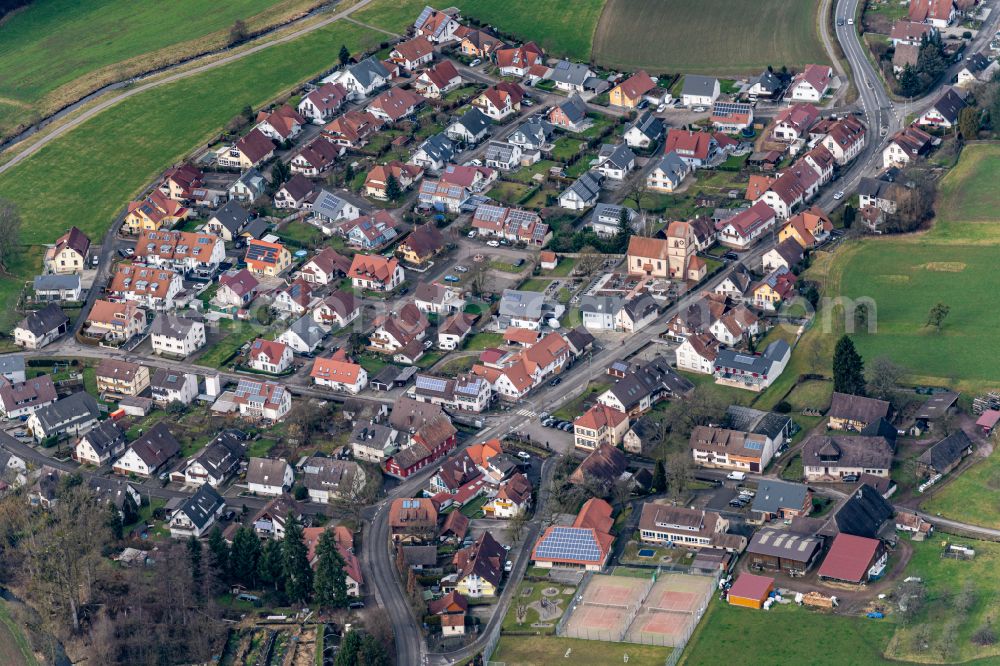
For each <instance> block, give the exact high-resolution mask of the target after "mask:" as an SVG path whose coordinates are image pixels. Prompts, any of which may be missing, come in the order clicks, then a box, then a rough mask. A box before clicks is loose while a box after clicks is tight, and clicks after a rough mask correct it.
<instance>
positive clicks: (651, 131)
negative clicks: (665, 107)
mask: <svg viewBox="0 0 1000 666" xmlns="http://www.w3.org/2000/svg"><path fill="white" fill-rule="evenodd" d="M633 127H634V128H636V129H637V130H639V131H640V132H642V133H643V134H645V135H646V136H647V137H649V138H650V139H655V138H657V137H659V136H660V135H661V134H663V121H662V120H660V119H659V118H657V117H656V116H654V115H653V114H652V113H650V112H649V111H643V112H642V115H641V116H639V117H638V118H636V119H635V122H634V123H632V124H631V125H629V127H628V128H627V129H626V130H625V131H626V132H627V131H628V130H630V129H632V128H633Z"/></svg>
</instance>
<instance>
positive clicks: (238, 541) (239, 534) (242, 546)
mask: <svg viewBox="0 0 1000 666" xmlns="http://www.w3.org/2000/svg"><path fill="white" fill-rule="evenodd" d="M260 550H261V547H260V539H258V538H257V535H255V534H254V533H253V530H252V529H250V528H249V527H240V528H239V529H238V530H236V534H235V535H233V547H232V548H231V549H230V551H229V571H230V574H231V575H232V577H233V580H234V581H236V582H238V583H240V584H242V585H245V586H246V587H250V588H255V587H257V568H258V563H259V561H260Z"/></svg>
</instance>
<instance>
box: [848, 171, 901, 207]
mask: <svg viewBox="0 0 1000 666" xmlns="http://www.w3.org/2000/svg"><path fill="white" fill-rule="evenodd" d="M900 190H901V186H899V185H898V184H896V183H892V182H889V181H887V180H882V179H876V178H862V179H861V180H859V181H858V189H857V193H858V208H859V209H861V210H865V209H867V208H878V209H879V210H881V211H883V212H884V213H887V214H889V215H892V214H893V213H895V212H896V204H897V202H898V201H899V199H900Z"/></svg>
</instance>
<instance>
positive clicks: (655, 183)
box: [646, 151, 691, 192]
mask: <svg viewBox="0 0 1000 666" xmlns="http://www.w3.org/2000/svg"><path fill="white" fill-rule="evenodd" d="M689 173H691V166H690V164H689V162H687V161H685V160H684V159H682V158H681V157H680V156H679V155H678V154H677V152H676V151H671V152H669V153H667V154H666V155H664V156H663V157H661V158H660V161H659V162H657V164H656V166H655V167H653V170H652V171H650V172H649V173H648V174H647V175H646V189H649V190H652V191H654V192H673V191H675V190H676V189H677V188H679V187H680V186H681V184H682V183H683V182H684V179H685V178H686V177H687V175H688V174H689Z"/></svg>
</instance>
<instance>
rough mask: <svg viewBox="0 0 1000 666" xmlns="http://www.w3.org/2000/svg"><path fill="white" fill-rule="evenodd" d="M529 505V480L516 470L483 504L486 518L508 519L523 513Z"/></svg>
mask: <svg viewBox="0 0 1000 666" xmlns="http://www.w3.org/2000/svg"><path fill="white" fill-rule="evenodd" d="M530 507H531V482H530V481H529V480H528V477H526V476H525V475H524V474H522V473H520V472H518V473H516V474H514V475H513V476H512V477H510V478H509V479H507V480H506V481H503V482H502V483H501V484H500V487H499V488H498V489H497V494H496V495H495V496H493V497H492V498H490V499H489V500H488V501H487V502H486V504H484V505H483V513H484V514H485V515H486V517H487V518H495V519H500V520H510V519H512V518H516V517H518V516H522V515H524V514H525V513H526V512H527V511H528V509H529V508H530Z"/></svg>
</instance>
